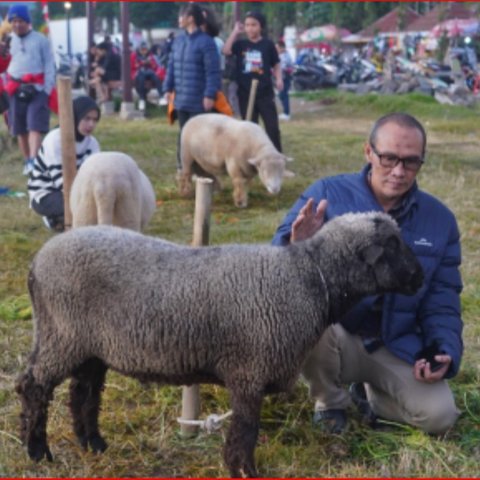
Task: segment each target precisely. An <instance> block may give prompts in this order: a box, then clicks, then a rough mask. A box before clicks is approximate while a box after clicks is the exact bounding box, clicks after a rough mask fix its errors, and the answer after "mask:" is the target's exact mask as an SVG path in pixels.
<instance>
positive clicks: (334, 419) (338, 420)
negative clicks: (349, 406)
mask: <svg viewBox="0 0 480 480" xmlns="http://www.w3.org/2000/svg"><path fill="white" fill-rule="evenodd" d="M313 425H314V426H315V427H319V428H320V429H321V430H323V431H324V432H326V433H334V434H336V435H338V434H340V433H343V432H344V431H345V429H346V428H347V415H346V413H345V410H343V409H331V410H317V411H316V412H315V413H314V414H313Z"/></svg>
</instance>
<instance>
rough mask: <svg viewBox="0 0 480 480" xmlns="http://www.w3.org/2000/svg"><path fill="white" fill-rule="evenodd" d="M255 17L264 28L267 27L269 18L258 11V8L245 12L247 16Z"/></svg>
mask: <svg viewBox="0 0 480 480" xmlns="http://www.w3.org/2000/svg"><path fill="white" fill-rule="evenodd" d="M249 17H250V18H254V19H255V20H257V22H258V23H259V24H260V26H261V27H262V28H265V26H266V25H267V19H266V18H265V15H264V14H263V13H260V12H257V11H256V10H252V11H250V12H247V13H246V14H245V18H249Z"/></svg>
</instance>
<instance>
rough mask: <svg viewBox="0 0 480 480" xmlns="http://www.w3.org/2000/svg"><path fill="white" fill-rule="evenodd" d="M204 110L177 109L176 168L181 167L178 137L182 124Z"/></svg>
mask: <svg viewBox="0 0 480 480" xmlns="http://www.w3.org/2000/svg"><path fill="white" fill-rule="evenodd" d="M201 113H205V112H187V111H185V110H177V117H178V124H179V125H180V131H179V132H178V137H177V170H181V169H182V159H181V157H180V138H181V135H182V129H183V126H184V125H185V124H186V123H187V122H188V120H190V119H191V118H192V117H195V115H200V114H201Z"/></svg>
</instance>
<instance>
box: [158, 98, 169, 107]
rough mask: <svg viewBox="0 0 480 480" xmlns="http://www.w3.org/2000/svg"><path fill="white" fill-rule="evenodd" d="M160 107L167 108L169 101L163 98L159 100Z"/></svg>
mask: <svg viewBox="0 0 480 480" xmlns="http://www.w3.org/2000/svg"><path fill="white" fill-rule="evenodd" d="M158 105H159V106H160V107H165V106H167V105H168V100H167V99H166V98H165V97H161V98H159V99H158Z"/></svg>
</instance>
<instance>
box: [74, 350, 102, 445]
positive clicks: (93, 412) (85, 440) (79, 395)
mask: <svg viewBox="0 0 480 480" xmlns="http://www.w3.org/2000/svg"><path fill="white" fill-rule="evenodd" d="M106 372H107V367H106V365H105V364H104V363H103V362H102V361H101V360H99V359H98V358H91V359H89V360H87V361H86V362H84V363H83V364H82V365H80V367H78V368H76V369H75V370H74V371H73V374H72V381H71V383H70V411H71V412H72V417H73V429H74V431H75V434H76V435H77V437H78V439H79V441H80V444H81V445H82V447H83V448H84V449H85V450H87V448H88V445H90V448H91V449H92V451H93V452H104V451H105V450H106V448H107V443H106V442H105V440H104V439H103V438H102V436H101V435H100V432H99V429H98V414H99V412H100V402H101V392H102V390H103V385H104V383H105V374H106Z"/></svg>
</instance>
